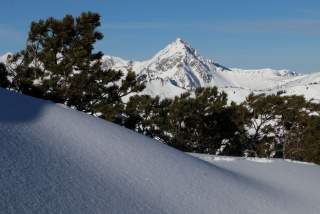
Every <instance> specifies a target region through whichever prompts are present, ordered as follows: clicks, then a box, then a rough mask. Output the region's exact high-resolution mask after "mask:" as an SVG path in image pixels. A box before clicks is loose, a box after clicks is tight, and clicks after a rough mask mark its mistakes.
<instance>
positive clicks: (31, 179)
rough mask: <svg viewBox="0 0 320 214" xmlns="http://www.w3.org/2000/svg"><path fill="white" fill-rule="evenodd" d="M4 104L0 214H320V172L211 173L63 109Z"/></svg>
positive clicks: (6, 98)
mask: <svg viewBox="0 0 320 214" xmlns="http://www.w3.org/2000/svg"><path fill="white" fill-rule="evenodd" d="M0 100H1V104H0V193H1V194H0V213H6V214H10V213H14V214H24V213H27V214H29V213H30V214H36V213H39V214H40V213H41V214H43V213H66V214H79V213H88V214H89V213H90V214H92V213H96V214H105V213H108V214H112V213H115V214H121V213H139V214H143V213H146V214H150V213H153V214H156V213H168V214H188V213H190V214H195V213H197V214H206V213H208V214H212V213H219V214H270V213H276V214H301V213H306V214H318V213H319V210H320V186H319V178H320V167H319V166H316V165H312V164H301V163H292V162H287V161H281V160H275V161H272V162H267V163H261V161H254V160H242V159H236V158H229V161H225V160H224V159H223V158H220V161H217V160H214V158H212V157H208V156H205V158H206V159H207V160H209V161H212V159H213V161H212V163H208V162H205V161H203V160H200V159H198V158H195V157H192V156H190V155H188V154H184V153H182V152H179V151H177V150H175V149H172V148H169V147H168V146H165V145H162V144H160V143H158V142H156V141H154V140H151V139H149V138H147V137H145V136H142V135H140V134H137V133H134V132H132V131H130V130H127V129H125V128H122V127H119V126H117V125H114V124H111V123H108V122H105V121H103V120H100V119H97V118H93V117H91V116H89V115H86V114H84V113H80V112H77V111H74V110H71V109H68V108H65V107H63V106H61V105H56V104H53V103H50V102H46V101H42V100H38V99H34V98H30V97H27V96H24V95H19V94H16V93H13V92H8V91H5V90H3V89H0ZM202 157H203V158H204V156H202ZM227 160H228V159H227Z"/></svg>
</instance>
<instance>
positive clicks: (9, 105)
mask: <svg viewBox="0 0 320 214" xmlns="http://www.w3.org/2000/svg"><path fill="white" fill-rule="evenodd" d="M48 104H49V102H47V101H42V100H40V99H35V98H31V97H29V96H26V95H22V94H18V93H16V92H13V91H8V90H5V89H2V88H0V125H1V123H17V122H19V123H22V122H30V121H33V120H36V119H37V118H38V117H39V115H40V114H41V112H42V110H43V109H44V107H45V106H47V105H48Z"/></svg>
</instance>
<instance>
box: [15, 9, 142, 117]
mask: <svg viewBox="0 0 320 214" xmlns="http://www.w3.org/2000/svg"><path fill="white" fill-rule="evenodd" d="M100 24H101V23H100V15H99V14H96V13H91V12H87V13H82V14H81V15H80V16H79V17H76V18H74V17H73V16H71V15H66V16H65V17H64V18H63V19H61V20H59V19H55V18H48V19H47V20H39V21H38V22H32V24H31V28H30V32H29V36H28V40H27V46H26V48H25V49H24V50H22V51H21V52H19V53H17V54H15V55H14V56H12V57H10V59H9V64H10V68H12V73H14V74H15V75H14V78H13V88H14V89H15V90H17V91H19V92H21V93H24V94H28V95H31V96H35V97H40V98H44V99H48V100H52V101H54V102H58V103H64V104H66V105H68V106H71V107H74V108H76V109H77V110H80V111H84V112H88V113H91V114H98V113H99V115H101V117H103V118H107V119H110V120H115V118H117V115H118V114H120V113H121V112H122V107H123V103H122V100H121V98H122V97H123V96H126V95H128V94H130V93H133V92H139V91H141V90H142V89H143V84H141V83H140V82H138V81H137V78H136V76H135V74H134V73H133V72H129V73H128V75H127V76H126V77H124V78H122V77H123V74H122V72H120V71H114V70H108V71H105V70H103V69H102V68H101V58H102V56H103V54H102V53H101V52H94V44H95V43H96V42H97V41H99V40H101V39H102V38H103V35H102V33H101V32H99V31H97V28H98V27H99V26H100ZM121 79H122V80H121ZM119 82H120V83H119Z"/></svg>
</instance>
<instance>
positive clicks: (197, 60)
mask: <svg viewBox="0 0 320 214" xmlns="http://www.w3.org/2000/svg"><path fill="white" fill-rule="evenodd" d="M103 65H104V67H105V68H106V69H107V68H112V69H117V70H122V71H126V70H129V69H130V70H133V71H135V72H136V73H137V74H138V75H140V76H142V77H144V78H145V80H146V82H147V89H146V92H144V93H147V94H151V95H160V96H161V97H173V96H176V95H179V94H180V93H181V92H185V91H190V90H193V89H195V88H197V87H206V86H217V87H219V88H220V89H221V90H224V91H226V92H227V93H228V95H229V97H230V98H231V100H234V101H236V102H241V101H243V100H244V99H245V97H246V96H247V95H248V94H250V93H251V92H254V93H277V92H278V91H286V94H289V95H291V94H299V95H306V97H307V98H308V99H310V98H316V99H319V100H320V92H317V90H318V89H320V87H318V86H316V87H315V86H312V87H311V89H310V91H308V87H307V86H308V85H310V84H311V83H313V82H314V81H313V80H312V79H313V76H314V75H315V76H319V77H320V73H316V74H311V75H299V74H297V73H295V72H290V71H288V70H273V69H258V70H244V69H238V68H227V67H225V66H222V65H219V64H218V63H216V62H215V61H213V60H209V59H207V58H205V57H203V56H201V55H200V54H199V53H198V52H197V51H196V50H195V49H194V48H192V47H191V45H190V44H188V43H187V42H185V41H183V40H182V39H180V38H178V39H177V40H176V41H175V42H173V43H171V44H169V45H168V46H167V47H165V48H164V49H163V50H161V51H160V52H158V53H157V54H156V55H155V56H154V57H152V58H151V59H150V60H146V61H142V62H136V61H127V60H124V59H121V58H119V57H111V56H105V57H104V61H103ZM159 84H161V87H159ZM313 88H315V89H313ZM318 91H319V90H318ZM168 92H169V93H168Z"/></svg>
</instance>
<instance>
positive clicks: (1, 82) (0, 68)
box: [0, 63, 10, 88]
mask: <svg viewBox="0 0 320 214" xmlns="http://www.w3.org/2000/svg"><path fill="white" fill-rule="evenodd" d="M8 76H9V73H8V71H7V68H6V66H5V64H3V63H0V87H2V88H8V87H9V85H10V82H9V80H8Z"/></svg>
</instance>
